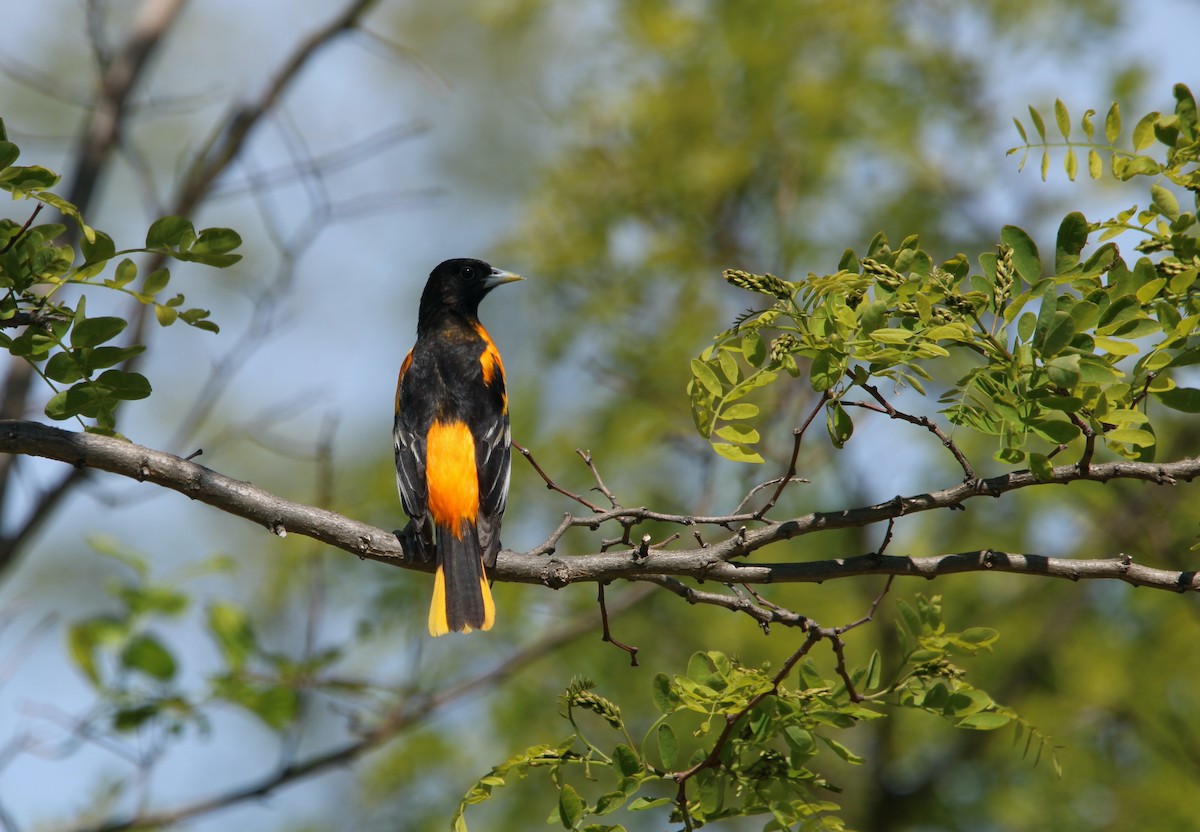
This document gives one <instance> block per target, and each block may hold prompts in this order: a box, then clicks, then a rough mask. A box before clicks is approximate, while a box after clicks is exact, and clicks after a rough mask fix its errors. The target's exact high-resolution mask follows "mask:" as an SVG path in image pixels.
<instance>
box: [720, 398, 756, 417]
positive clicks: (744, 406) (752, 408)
mask: <svg viewBox="0 0 1200 832" xmlns="http://www.w3.org/2000/svg"><path fill="white" fill-rule="evenodd" d="M758 413H759V409H758V405H756V404H749V403H745V402H743V403H741V404H731V405H729V406H728V407H726V408H725V409H724V410H722V411H721V414H720V415H721V418H722V419H727V420H730V421H732V420H734V419H753V418H754V417H755V416H757V415H758Z"/></svg>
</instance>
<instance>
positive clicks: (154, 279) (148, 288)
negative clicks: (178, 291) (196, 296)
mask: <svg viewBox="0 0 1200 832" xmlns="http://www.w3.org/2000/svg"><path fill="white" fill-rule="evenodd" d="M170 281H171V272H170V271H168V270H167V269H155V270H154V271H152V272H150V274H148V275H146V279H145V281H143V283H142V292H141V293H142V294H143V295H147V296H153V295H157V294H158V293H159V292H161V291H162V290H163V289H165V288H167V284H168V283H169V282H170Z"/></svg>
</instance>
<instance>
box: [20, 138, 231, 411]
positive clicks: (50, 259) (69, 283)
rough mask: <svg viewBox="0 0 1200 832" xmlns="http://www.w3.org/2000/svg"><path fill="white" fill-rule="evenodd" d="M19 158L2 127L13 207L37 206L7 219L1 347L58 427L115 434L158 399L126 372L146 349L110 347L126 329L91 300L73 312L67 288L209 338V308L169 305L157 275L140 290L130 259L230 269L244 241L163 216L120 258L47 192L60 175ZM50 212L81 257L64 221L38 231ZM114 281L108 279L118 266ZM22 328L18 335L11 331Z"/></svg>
mask: <svg viewBox="0 0 1200 832" xmlns="http://www.w3.org/2000/svg"><path fill="white" fill-rule="evenodd" d="M19 154H20V151H19V150H18V148H17V146H16V145H14V144H13V143H12V142H9V141H7V140H6V139H5V134H4V128H3V123H2V122H0V190H4V191H7V192H9V193H10V194H12V197H13V199H31V200H34V201H36V202H37V203H38V205H37V207H36V209H35V210H34V211H33V212H32V214H31V216H30V217H29V219H28V221H27V222H26V223H24V224H19V223H17V222H14V221H12V220H8V219H0V289H3V290H4V292H5V294H4V296H3V298H0V330H4V331H0V346H2V347H4V348H5V349H7V350H8V352H9V353H10V354H12V355H14V356H18V357H20V358H23V359H24V360H25V361H27V362H29V364H30V365H31V366H32V367H33V368H34V370H35V371H36V372H37V373H38V375H40V376H41V378H42V379H43V380H44V381H45V382H46V383H47V384H48V385H49V386H50V387H51V389H53V390H54V394H53V396H51V398H50V400H49V401H48V402H47V404H46V415H47V416H49V417H50V418H51V419H57V420H63V419H72V418H78V419H84V418H86V419H91V420H93V421H94V424H92V425H87V426H86V427H87V429H88V430H90V431H93V432H98V433H113V432H114V428H115V424H116V423H115V414H116V409H117V407H118V406H119V405H120V403H121V402H123V401H131V400H135V399H144V398H146V397H147V396H149V395H150V392H151V389H150V382H149V381H147V379H146V378H145V376H143V375H141V374H140V373H137V372H133V371H131V370H128V369H125V368H124V367H125V365H126V364H127V362H129V361H130V359H133V358H134V357H135V356H137V355H139V354H140V353H141V352H142V351H143V350H144V349H145V347H143V346H142V345H140V344H129V345H124V346H118V345H115V344H112V343H110V342H111V341H113V340H114V339H115V338H117V336H119V335H120V334H121V333H122V332H123V331H124V330H125V328H126V326H127V325H128V321H127V320H125V319H124V318H121V317H114V316H105V317H95V318H89V317H87V312H86V301H87V297H86V295H80V296H79V299H78V301H76V302H75V305H74V306H73V307H72V306H71V304H70V303H69V302H67V301H64V300H62V299H61V298H60V297H59V294H60V292H62V290H63V289H65V288H68V287H77V288H97V289H105V290H109V291H112V292H117V293H119V294H123V295H127V296H128V297H130V298H133V299H134V300H136V301H137V302H138V303H141V304H144V305H147V306H152V307H153V309H154V313H155V316H156V318H157V319H158V322H159V323H160V324H162V325H163V326H169V325H170V324H172V323H174V322H175V321H176V320H178V319H182V320H183V321H184V323H186V324H188V325H190V326H193V327H196V328H197V329H202V330H206V331H208V332H217V331H218V328H217V325H216V324H215V323H213V322H212V321H210V320H208V317H209V313H208V311H207V310H205V309H184V308H183V304H184V296H183V295H182V294H176V295H174V296H173V297H170V298H163V297H162V293H163V292H164V290H165V289H166V288H167V284H168V282H169V281H170V273H169V272H168V271H167V269H165V268H158V269H155V270H153V271H152V272H150V273H149V274H147V275H145V277H144V278H142V281H141V284H140V285H138V283H137V280H138V267H137V265H136V264H135V263H134V261H133V260H131V259H130V258H129V257H128V256H126V255H130V254H136V253H139V252H140V253H149V254H156V255H161V256H166V257H170V258H173V259H175V260H181V261H190V262H196V263H201V264H204V265H208V266H215V267H217V268H224V267H226V266H230V265H232V264H233V263H236V262H237V261H238V260H240V259H241V255H239V254H234V253H232V252H233V251H234V250H235V249H236V248H237V247H238V246H240V245H241V242H242V241H241V238H240V237H239V236H238V235H237V233H236V232H234V231H232V230H230V229H228V228H206V229H203V230H201V231H200V232H198V233H197V232H196V230H195V229H194V228H193V227H192V224H191V223H190V222H189V221H188V220H186V219H184V218H183V217H163V218H162V219H159V220H157V221H156V222H155V223H154V224H153V225H151V227H150V229H149V231H148V233H147V234H146V243H145V246H144V247H142V248H133V249H123V250H120V251H118V250H117V248H116V246H115V244H114V243H113V241H112V239H111V238H110V237H109V236H108V235H107V234H105V233H104V232H103V231H98V230H96V229H94V228H92V227H91V226H89V225H88V224H87V223H86V222H85V221H84V219H83V217H82V216H81V215H80V213H79V210H78V209H77V208H76V207H75V206H74V205H72V204H71V203H70V202H68V201H67V200H65V199H63V198H62V197H60V196H58V195H57V194H54V193H52V192H51V191H50V190H49V189H50V188H52V187H54V186H55V185H56V184H57V183H58V181H59V176H58V174H56V173H54V172H53V171H50V170H48V169H46V168H43V167H40V166H36V165H33V166H19V165H15V164H14V162H16V160H17V158H18V156H19ZM44 206H50V207H51V208H54V209H56V210H57V211H58V212H59V213H60V214H61V215H62V216H64V217H67V218H69V219H71V220H72V221H73V222H74V223H75V225H76V227H77V228H78V231H79V236H80V242H79V249H80V250H79V253H78V255H77V254H76V252H75V251H74V249H73V248H72V247H71V246H69V245H63V244H62V243H61V240H62V239H63V238H64V236H65V235H66V233H67V228H66V226H64V225H62V224H59V223H43V224H38V223H37V222H36V220H37V219H38V217H39V215H40V213H41V209H42V208H43V207H44ZM118 258H120V260H119V261H118V262H117V265H116V267H115V268H114V269H113V270H112V273H111V276H110V277H102V275H103V274H104V273H105V272H106V271H107V269H108V267H109V265H110V263H112V262H113V261H117V260H118ZM18 329H19V330H20V332H19V334H16V335H12V334H10V332H9V330H18Z"/></svg>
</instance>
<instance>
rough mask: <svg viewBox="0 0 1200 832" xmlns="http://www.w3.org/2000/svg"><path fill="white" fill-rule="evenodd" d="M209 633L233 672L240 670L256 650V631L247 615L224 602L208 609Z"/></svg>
mask: <svg viewBox="0 0 1200 832" xmlns="http://www.w3.org/2000/svg"><path fill="white" fill-rule="evenodd" d="M208 631H209V632H210V633H211V634H212V636H213V638H214V640H215V641H216V642H217V647H218V648H219V649H220V651H221V655H222V656H223V657H224V659H225V663H226V664H228V665H229V667H230V669H231V670H239V669H240V668H241V667H242V666H243V665H244V664H245V663H246V658H247V656H249V655H250V654H251V653H252V652H253V651H254V649H255V640H254V631H253V630H252V629H251V627H250V620H249V619H248V618H247V617H246V613H245V612H244V611H243V610H241V609H239V608H238V607H235V606H233V605H232V604H227V603H224V602H218V603H215V604H212V605H211V606H209V608H208Z"/></svg>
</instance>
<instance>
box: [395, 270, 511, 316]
mask: <svg viewBox="0 0 1200 832" xmlns="http://www.w3.org/2000/svg"><path fill="white" fill-rule="evenodd" d="M523 279H524V278H522V277H521V276H520V275H516V274H513V273H512V272H506V271H502V270H500V269H497V268H494V267H492V266H490V265H488V264H487V263H485V262H483V261H482V260H471V259H468V258H457V259H454V260H446V261H443V262H442V263H439V264H438V266H437V268H435V269H434V270H433V271H432V272H430V273H429V280H428V281H427V282H426V283H425V291H424V292H423V293H422V294H421V310H420V317H419V320H418V323H417V328H418V329H422V328H424V327H426V326H430V325H432V324H433V322H434V321H435V320H437V319H438V318H439V317H441V316H442V315H444V314H445V313H446V312H453V313H457V314H459V315H462V316H463V317H466V318H468V319H475V318H478V316H479V302H480V301H481V300H483V298H484V296H485V295H487V293H488V292H490V291H492V289H495V288H496V287H497V286H502V285H504V284H505V283H512V282H513V281H514V280H523Z"/></svg>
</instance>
